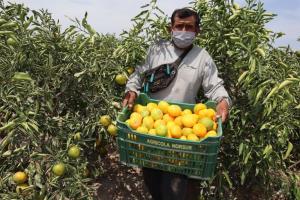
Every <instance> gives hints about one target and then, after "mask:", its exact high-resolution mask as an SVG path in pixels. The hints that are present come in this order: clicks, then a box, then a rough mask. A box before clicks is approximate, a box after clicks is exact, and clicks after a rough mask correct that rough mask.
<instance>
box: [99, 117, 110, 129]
mask: <svg viewBox="0 0 300 200" xmlns="http://www.w3.org/2000/svg"><path fill="white" fill-rule="evenodd" d="M99 122H100V124H101V125H102V126H105V127H106V126H108V125H110V123H111V118H110V116H109V115H103V116H101V117H100V120H99Z"/></svg>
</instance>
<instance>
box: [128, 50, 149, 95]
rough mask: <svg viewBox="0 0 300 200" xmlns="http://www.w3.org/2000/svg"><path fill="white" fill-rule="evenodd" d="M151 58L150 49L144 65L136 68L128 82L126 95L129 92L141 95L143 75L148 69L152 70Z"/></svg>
mask: <svg viewBox="0 0 300 200" xmlns="http://www.w3.org/2000/svg"><path fill="white" fill-rule="evenodd" d="M150 56H151V48H149V49H148V52H147V56H146V59H145V63H144V64H143V65H139V66H137V67H136V68H135V71H134V73H132V74H131V75H130V76H129V78H128V81H127V84H126V88H125V93H126V92H128V91H134V92H136V94H137V95H139V94H140V90H141V88H142V86H143V80H142V78H143V77H142V75H143V72H145V71H146V70H147V69H150Z"/></svg>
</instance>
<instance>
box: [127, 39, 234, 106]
mask: <svg viewBox="0 0 300 200" xmlns="http://www.w3.org/2000/svg"><path fill="white" fill-rule="evenodd" d="M182 53H183V50H181V49H178V48H175V46H174V45H173V43H172V42H169V41H160V42H158V43H157V44H155V45H153V46H151V47H150V48H149V50H148V54H147V57H146V60H145V63H144V65H141V66H138V67H136V70H135V72H134V73H133V74H131V76H130V77H129V80H128V82H127V84H126V90H125V92H127V91H135V92H136V93H137V94H139V92H140V89H141V88H142V84H143V82H142V78H143V77H142V74H143V73H144V72H145V71H147V70H149V69H153V68H155V67H158V66H160V65H162V64H167V63H173V62H174V61H175V60H176V59H177V58H178V57H179V56H180V55H181V54H182ZM201 87H202V88H201ZM199 89H203V91H204V95H205V96H206V97H207V98H208V99H211V100H214V101H217V102H219V101H220V100H221V99H223V98H225V100H226V101H227V103H228V105H229V106H231V100H230V98H229V96H228V93H227V91H226V90H225V88H224V86H223V80H222V79H221V78H219V77H218V70H217V67H216V65H215V63H214V61H213V60H212V58H211V56H210V55H209V54H208V52H207V51H206V50H205V49H202V48H200V47H198V46H194V47H193V48H192V49H191V50H190V52H189V53H188V54H187V55H186V56H185V58H184V59H183V60H182V62H181V63H180V65H179V66H178V73H177V76H176V77H175V78H174V80H173V81H172V83H171V84H170V85H169V86H168V87H167V88H165V89H162V90H160V91H158V92H156V93H151V92H149V94H148V95H149V96H150V97H151V98H153V99H159V100H167V101H176V102H184V103H195V100H196V96H197V93H198V91H199Z"/></svg>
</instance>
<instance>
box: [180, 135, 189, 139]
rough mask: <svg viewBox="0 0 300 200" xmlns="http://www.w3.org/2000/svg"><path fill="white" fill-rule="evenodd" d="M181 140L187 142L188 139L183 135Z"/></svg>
mask: <svg viewBox="0 0 300 200" xmlns="http://www.w3.org/2000/svg"><path fill="white" fill-rule="evenodd" d="M179 139H181V140H187V137H186V136H185V135H183V136H181V137H180V138H179Z"/></svg>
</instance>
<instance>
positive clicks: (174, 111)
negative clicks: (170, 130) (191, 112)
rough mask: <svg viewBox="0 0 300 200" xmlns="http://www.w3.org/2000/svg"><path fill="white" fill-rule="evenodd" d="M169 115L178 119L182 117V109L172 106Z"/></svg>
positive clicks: (169, 108)
mask: <svg viewBox="0 0 300 200" xmlns="http://www.w3.org/2000/svg"><path fill="white" fill-rule="evenodd" d="M168 113H169V115H171V116H172V117H178V116H179V115H181V108H180V106H178V105H170V106H169V107H168Z"/></svg>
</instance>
